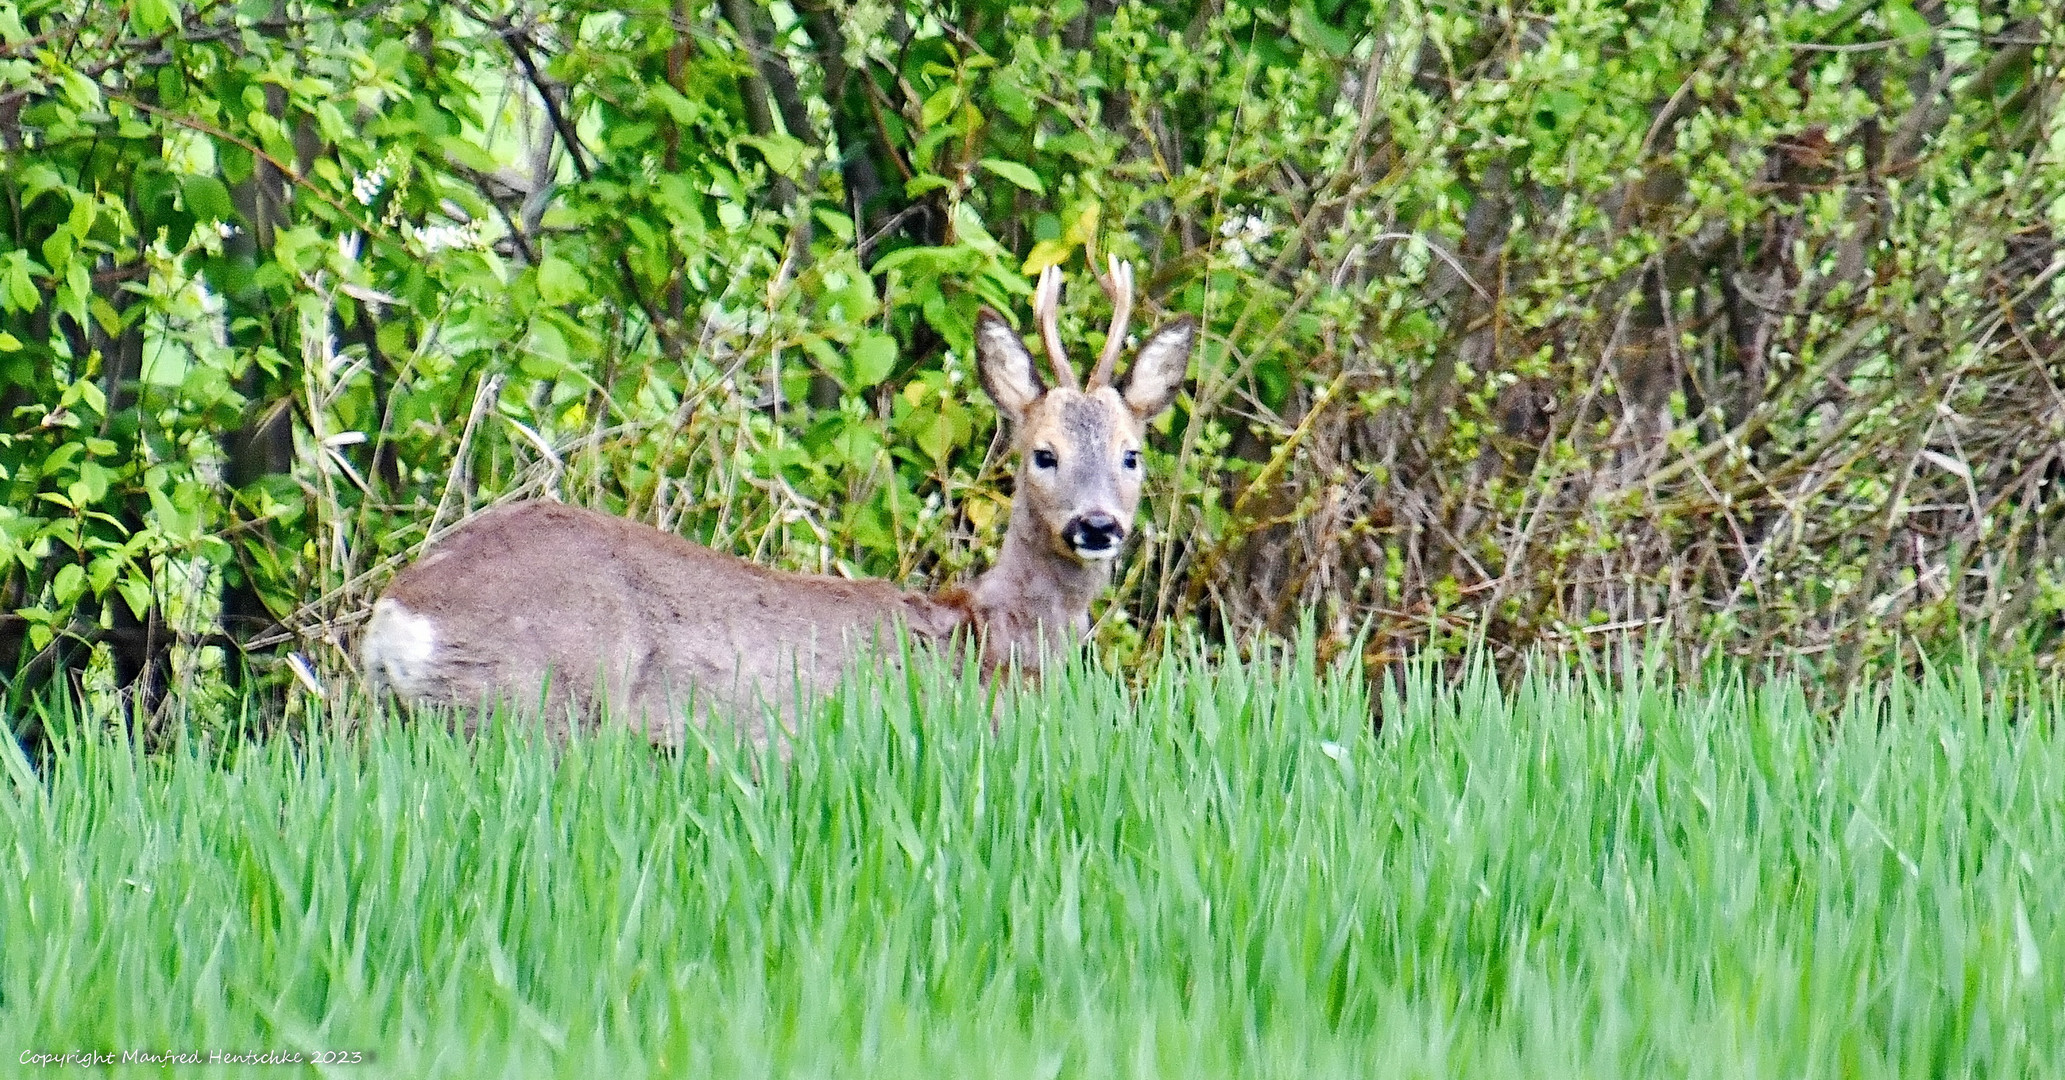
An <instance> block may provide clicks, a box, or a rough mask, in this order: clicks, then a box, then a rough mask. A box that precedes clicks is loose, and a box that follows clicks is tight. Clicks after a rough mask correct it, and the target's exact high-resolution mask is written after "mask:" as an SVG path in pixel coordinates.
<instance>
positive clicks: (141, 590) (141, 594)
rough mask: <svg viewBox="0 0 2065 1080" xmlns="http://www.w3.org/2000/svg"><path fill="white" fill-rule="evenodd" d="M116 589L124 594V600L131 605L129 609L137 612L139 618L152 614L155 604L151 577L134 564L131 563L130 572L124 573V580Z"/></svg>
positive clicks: (145, 617)
mask: <svg viewBox="0 0 2065 1080" xmlns="http://www.w3.org/2000/svg"><path fill="white" fill-rule="evenodd" d="M115 591H116V592H119V593H121V594H122V601H123V602H124V603H126V604H128V605H129V610H130V611H132V612H135V613H136V617H137V618H138V619H147V618H148V617H149V616H150V610H151V608H152V607H153V606H154V598H153V597H152V595H151V579H150V578H149V577H146V576H145V575H144V574H142V573H141V572H139V571H138V570H137V569H136V567H135V565H134V564H131V566H130V572H129V573H127V574H124V575H122V580H121V581H120V582H118V583H117V584H116V585H115Z"/></svg>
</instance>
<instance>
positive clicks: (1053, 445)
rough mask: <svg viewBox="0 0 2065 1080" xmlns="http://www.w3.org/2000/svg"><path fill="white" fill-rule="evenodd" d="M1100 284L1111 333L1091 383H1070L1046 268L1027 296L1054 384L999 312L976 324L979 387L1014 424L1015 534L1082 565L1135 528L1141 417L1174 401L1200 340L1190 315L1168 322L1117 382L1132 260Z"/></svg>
mask: <svg viewBox="0 0 2065 1080" xmlns="http://www.w3.org/2000/svg"><path fill="white" fill-rule="evenodd" d="M1100 284H1102V285H1103V286H1104V290H1105V292H1106V294H1107V295H1109V296H1110V297H1111V301H1112V318H1111V330H1110V332H1109V333H1108V334H1107V335H1106V336H1105V341H1104V352H1103V354H1102V355H1100V356H1099V357H1098V358H1097V365H1096V367H1094V368H1093V369H1091V372H1090V378H1089V381H1088V382H1087V383H1083V382H1078V381H1077V380H1076V373H1075V369H1074V368H1073V367H1072V366H1071V365H1070V364H1069V361H1068V357H1067V355H1066V353H1064V352H1063V351H1062V348H1061V334H1060V330H1059V327H1058V324H1057V319H1058V308H1059V305H1060V301H1061V271H1060V270H1059V269H1057V268H1055V267H1051V266H1050V267H1048V268H1047V269H1046V271H1045V272H1043V273H1042V274H1041V275H1040V282H1039V287H1038V288H1037V289H1036V290H1035V291H1034V294H1033V317H1034V319H1035V321H1037V322H1038V323H1039V326H1040V339H1041V341H1042V342H1043V343H1044V344H1045V346H1046V351H1047V359H1048V361H1049V362H1050V363H1051V365H1052V371H1053V376H1054V385H1052V386H1048V385H1047V383H1046V382H1045V381H1043V380H1042V379H1041V378H1040V373H1039V369H1038V365H1037V364H1036V363H1034V361H1033V356H1032V353H1031V352H1030V351H1029V350H1027V349H1026V347H1025V343H1024V341H1022V340H1021V339H1020V338H1019V336H1018V331H1016V330H1014V329H1012V328H1011V324H1010V323H1008V322H1006V321H1004V317H1003V316H1002V315H999V314H997V313H996V312H995V311H992V310H990V309H988V308H984V309H983V310H982V313H981V314H980V315H978V316H977V317H976V320H975V351H976V356H977V361H978V368H979V369H980V371H981V373H982V386H983V389H984V390H985V391H987V392H988V393H989V397H990V400H991V401H993V402H995V403H996V405H997V409H998V410H999V411H1000V412H1002V413H1003V415H1004V417H1005V419H1006V420H1007V421H1008V422H1009V423H1010V425H1011V430H1012V444H1013V445H1014V446H1015V447H1016V449H1017V450H1018V453H1019V468H1018V482H1017V490H1016V493H1015V494H1014V496H1013V498H1012V504H1013V505H1012V515H1011V516H1012V524H1011V528H1012V531H1013V532H1014V533H1019V532H1020V531H1021V530H1028V531H1029V532H1030V534H1031V535H1030V538H1031V539H1033V540H1036V541H1037V542H1039V543H1040V544H1042V545H1043V546H1044V548H1045V550H1046V551H1047V552H1049V553H1051V554H1052V555H1053V556H1056V557H1059V558H1061V559H1064V560H1070V561H1073V562H1075V563H1078V564H1085V565H1088V564H1102V565H1108V560H1110V559H1112V558H1114V557H1116V556H1117V555H1118V553H1119V547H1120V545H1121V544H1122V543H1123V542H1124V541H1125V539H1126V535H1127V533H1128V532H1130V531H1131V529H1132V527H1133V516H1134V514H1135V512H1136V511H1137V510H1138V509H1139V506H1140V482H1141V479H1142V477H1143V469H1142V462H1141V454H1140V448H1141V441H1142V439H1143V438H1144V437H1145V435H1146V433H1147V422H1148V421H1149V420H1152V419H1154V417H1155V416H1157V415H1159V414H1160V413H1161V412H1162V410H1164V409H1167V408H1168V407H1169V404H1170V403H1171V402H1173V401H1175V399H1176V390H1177V388H1178V387H1180V386H1181V385H1182V383H1183V375H1184V372H1185V370H1186V369H1187V368H1188V367H1189V364H1190V350H1191V347H1192V345H1193V344H1194V343H1195V342H1196V339H1197V323H1196V322H1195V321H1194V320H1193V319H1191V317H1190V316H1188V315H1185V316H1181V317H1179V318H1176V319H1174V320H1171V321H1170V322H1168V323H1166V324H1164V325H1163V326H1161V327H1160V328H1159V329H1157V330H1155V332H1154V333H1152V334H1150V335H1148V337H1147V340H1146V341H1145V342H1143V343H1142V344H1141V346H1140V349H1139V352H1138V354H1137V355H1136V356H1135V357H1134V360H1133V365H1132V367H1131V368H1130V369H1128V370H1127V372H1126V373H1125V374H1124V375H1123V376H1120V377H1119V378H1118V379H1116V380H1114V379H1113V378H1112V372H1113V370H1114V369H1115V367H1116V365H1117V362H1118V357H1119V352H1120V351H1121V350H1122V349H1123V348H1124V346H1125V340H1126V323H1127V321H1128V319H1129V318H1130V316H1131V314H1132V308H1133V267H1132V264H1130V263H1124V262H1120V261H1119V260H1118V259H1117V258H1113V259H1112V260H1111V262H1110V275H1109V276H1108V277H1104V278H1100Z"/></svg>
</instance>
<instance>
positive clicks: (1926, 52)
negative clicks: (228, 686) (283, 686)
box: [0, 0, 2065, 692]
mask: <svg viewBox="0 0 2065 1080" xmlns="http://www.w3.org/2000/svg"><path fill="white" fill-rule="evenodd" d="M1823 8H1824V5H1819V4H1816V5H1795V4H1769V5H1763V6H1758V5H1740V4H1698V3H1685V4H1675V5H1656V4H1645V5H1622V4H1609V3H1604V2H1599V0H1571V2H1567V3H1560V4H1553V5H1544V6H1541V7H1539V8H1529V9H1526V10H1519V11H1514V10H1510V9H1508V8H1505V7H1499V6H1491V7H1479V6H1474V5H1464V6H1421V5H1418V4H1410V3H1400V4H1363V3H1352V2H1341V0H1304V2H1302V3H1299V4H1296V5H1291V6H1289V7H1288V8H1286V7H1285V6H1283V5H1273V6H1272V5H1249V4H1239V3H1212V4H1154V5H1148V4H1141V3H1123V4H1113V3H1108V2H1106V0H1093V2H1092V3H1090V4H1088V5H1087V6H1085V5H1083V4H1077V3H1064V4H1062V5H1059V6H1022V5H1009V4H963V5H953V6H947V5H934V4H927V3H916V2H911V3H903V4H887V3H882V2H876V0H862V2H854V3H833V2H830V0H816V2H801V0H799V2H796V3H793V4H784V5H774V6H762V5H756V4H752V3H747V2H744V0H726V2H725V3H722V4H717V5H699V4H690V3H687V2H686V0H682V2H679V3H675V4H655V3H645V4H631V5H614V6H611V7H610V8H608V9H607V10H604V9H602V8H599V7H588V6H583V5H573V4H546V3H524V4H520V5H517V6H515V7H512V8H508V9H506V10H505V9H498V8H491V7H488V6H485V5H475V4H460V5H446V4H432V3H428V2H402V3H395V4H385V5H375V6H372V7H369V8H365V9H359V8H355V7H351V6H347V5H336V4H326V3H303V4H296V5H288V4H285V3H278V4H275V5H273V6H271V7H268V6H267V5H264V4H248V3H247V4H236V5H232V4H227V3H201V4H197V5H195V6H193V7H191V8H181V7H178V6H176V5H174V4H171V3H169V2H167V0H139V2H137V3H132V4H128V5H103V4H95V3H87V2H84V0H32V2H29V3H26V4H22V5H19V6H18V7H17V8H16V9H13V10H14V14H12V15H0V194H4V196H5V199H6V202H7V207H8V210H9V213H8V215H7V216H6V218H5V220H4V222H0V376H4V378H0V416H5V417H6V420H5V422H4V425H5V426H4V427H0V487H4V489H5V491H6V498H5V500H4V505H0V566H4V569H0V610H5V611H6V612H8V613H9V614H7V615H5V616H0V618H4V620H5V621H0V666H4V667H5V668H7V669H9V670H15V669H20V668H23V667H24V666H26V669H27V670H28V672H29V677H30V680H31V681H34V682H42V681H47V680H48V679H50V678H54V677H58V676H59V675H60V673H65V672H71V673H78V672H81V671H84V670H86V669H87V668H88V667H89V665H90V664H91V657H92V656H93V655H94V651H95V650H96V649H100V650H102V651H103V652H104V653H105V655H106V656H107V657H108V658H109V660H110V662H111V664H112V667H111V668H110V673H111V675H112V677H113V678H114V679H115V680H116V681H118V682H119V683H122V684H125V685H128V684H134V685H137V686H140V687H142V688H143V689H144V690H145V691H146V692H155V691H156V689H158V688H162V686H163V685H165V683H166V681H167V680H168V679H170V678H174V677H177V678H178V679H179V681H180V682H181V683H182V684H183V685H187V686H190V687H193V688H195V689H200V688H205V687H207V686H213V685H218V682H219V681H218V680H216V679H215V678H214V677H213V676H212V674H211V673H212V672H216V671H222V672H234V671H235V670H236V669H237V668H238V667H239V665H237V664H234V663H230V664H224V663H223V659H222V658H223V656H224V653H225V651H226V650H227V651H228V652H230V653H235V652H237V651H238V650H253V651H254V655H265V654H266V653H267V651H268V650H272V649H276V648H282V647H291V648H294V649H298V650H300V651H302V652H304V653H306V654H307V655H309V656H311V657H313V658H314V659H315V660H316V661H317V663H316V667H317V668H318V669H323V668H330V667H334V666H336V664H337V663H339V662H340V659H341V657H342V653H340V652H338V651H337V647H338V646H341V645H343V644H345V643H347V642H348V641H349V639H350V636H351V633H352V626H353V623H354V620H355V619H356V618H357V617H358V614H359V613H360V612H361V611H362V610H363V609H364V607H365V605H366V603H367V601H368V600H369V599H370V598H371V596H372V595H373V593H374V592H375V591H377V589H378V587H379V585H380V584H381V583H382V581H384V579H385V576H386V574H387V573H388V572H389V571H391V569H392V568H393V567H395V566H396V565H398V564H399V563H400V562H401V561H403V560H405V559H407V558H409V557H410V556H412V555H413V554H414V553H415V552H416V551H418V550H420V548H421V546H422V545H423V543H424V542H425V541H426V539H427V538H428V537H430V536H432V535H434V534H435V533H436V531H437V530H439V529H440V528H443V527H447V526H449V525H451V524H452V523H454V522H455V521H457V520H460V519H461V518H463V516H464V515H465V514H466V513H467V512H468V511H469V510H471V509H473V508H475V507H478V506H481V505H483V504H486V503H489V502H493V501H497V500H502V499H508V498H514V497H521V496H526V495H537V494H545V493H550V494H553V495H556V496H557V497H560V498H564V499H568V500H570V501H577V502H582V503H588V504H594V505H600V506H605V507H608V508H610V509H612V510H615V511H617V512H621V513H625V514H628V515H631V516H634V517H638V518H642V519H645V520H650V521H654V522H656V523H658V524H660V525H662V526H664V527H668V528H674V529H679V530H682V531H684V532H686V533H688V534H689V535H691V536H694V537H696V538H697V539H700V540H703V541H705V542H708V543H711V544H713V545H715V546H718V547H721V548H726V549H729V550H734V551H738V552H740V553H742V554H746V555H749V556H751V557H754V558H758V559H762V560H765V561H770V562H775V563H779V564H782V565H785V566H792V567H807V568H811V569H827V570H834V571H838V572H851V573H856V574H876V575H884V576H888V577H891V578H894V579H897V580H899V581H902V582H905V583H907V584H910V585H913V586H920V585H930V584H938V583H943V582H945V581H948V580H950V579H952V578H955V577H957V576H960V575H963V574H965V573H966V572H967V571H968V570H969V569H970V568H971V567H974V566H976V565H978V564H980V563H982V562H983V561H984V560H985V558H986V556H987V553H988V551H989V550H990V549H991V548H992V547H993V546H994V544H995V542H996V540H997V538H998V537H999V535H1000V534H1001V530H1002V528H1003V523H1004V520H1005V516H1006V515H1005V514H1004V513H1003V512H1002V507H1003V506H1004V505H1005V500H1006V499H1007V498H1008V487H1009V480H1008V477H1007V475H1006V474H1005V472H1004V469H1003V465H1004V462H1003V461H1002V460H1001V454H1000V450H1001V447H1002V444H1001V443H1000V442H999V441H997V440H995V439H994V438H992V434H991V433H992V432H993V431H994V430H995V424H994V419H993V415H992V412H991V410H990V408H989V405H988V403H987V401H986V400H984V399H983V398H982V397H981V395H980V394H979V393H976V392H975V391H974V389H973V380H972V379H970V378H969V377H968V375H969V366H970V365H969V348H968V335H969V330H970V326H971V322H972V317H973V314H974V312H975V311H976V309H977V308H978V307H979V306H980V305H981V304H984V303H988V304H992V305H996V306H998V307H1001V308H1006V309H1010V310H1015V311H1020V312H1022V311H1023V309H1024V306H1025V304H1024V298H1025V297H1026V296H1027V295H1028V293H1029V288H1028V281H1029V278H1030V277H1032V276H1034V275H1036V274H1037V272H1038V270H1039V269H1040V268H1041V267H1043V266H1045V265H1049V264H1059V265H1062V266H1064V267H1065V268H1067V269H1068V270H1069V271H1070V273H1071V279H1072V281H1073V282H1074V284H1075V287H1074V289H1073V291H1072V293H1071V294H1070V296H1069V297H1068V298H1067V300H1066V302H1065V311H1064V317H1063V326H1064V334H1065V336H1066V337H1067V338H1068V339H1069V340H1070V341H1072V342H1076V343H1078V345H1079V347H1080V348H1082V349H1084V350H1087V349H1088V348H1089V347H1092V346H1095V345H1097V344H1098V343H1099V342H1098V332H1097V330H1096V329H1095V328H1096V327H1097V326H1100V325H1101V322H1102V318H1103V313H1102V307H1101V301H1100V300H1099V299H1098V298H1097V297H1096V290H1094V289H1091V288H1087V287H1086V286H1087V285H1088V275H1087V273H1086V272H1085V270H1084V267H1085V264H1086V262H1087V263H1089V264H1092V265H1094V264H1097V263H1100V262H1101V260H1102V258H1103V256H1104V255H1105V254H1106V253H1112V254H1117V255H1120V256H1123V257H1128V258H1131V259H1133V260H1134V261H1135V262H1136V263H1137V264H1139V266H1140V267H1141V270H1142V275H1141V277H1142V283H1143V291H1144V293H1145V294H1146V295H1145V297H1144V300H1143V305H1144V307H1145V309H1146V310H1145V313H1144V314H1143V315H1142V318H1143V319H1152V318H1156V317H1159V316H1161V315H1163V314H1167V313H1174V312H1195V313H1198V314H1200V315H1201V317H1202V318H1203V320H1204V322H1205V326H1206V329H1207V333H1206V339H1205V342H1204V344H1203V347H1202V348H1201V349H1200V353H1199V357H1198V359H1197V361H1196V363H1195V366H1194V369H1193V380H1194V381H1193V385H1192V389H1191V393H1190V394H1189V395H1188V396H1187V397H1186V398H1185V399H1184V400H1183V401H1182V403H1181V404H1180V405H1179V409H1178V412H1177V414H1176V415H1175V417H1174V418H1173V419H1172V420H1171V421H1169V422H1167V426H1166V428H1165V429H1164V430H1163V431H1162V432H1161V433H1160V434H1159V435H1158V436H1157V442H1156V447H1155V453H1154V455H1153V456H1152V459H1151V463H1152V472H1153V474H1154V476H1155V477H1156V482H1155V488H1154V490H1153V492H1152V493H1151V498H1150V506H1149V508H1148V510H1147V512H1146V513H1145V514H1144V519H1145V520H1146V521H1147V522H1148V527H1147V528H1145V529H1144V530H1143V532H1144V534H1145V540H1144V543H1143V545H1142V549H1141V550H1140V551H1138V552H1136V553H1135V554H1134V555H1132V556H1131V558H1130V560H1129V561H1128V562H1127V563H1126V571H1125V574H1124V576H1123V580H1122V583H1121V587H1120V588H1119V589H1118V590H1116V592H1115V594H1114V595H1113V597H1112V598H1111V600H1110V602H1109V604H1108V606H1107V607H1106V608H1105V609H1104V610H1103V611H1102V614H1101V617H1100V622H1099V627H1100V635H1101V637H1102V639H1103V640H1104V642H1105V644H1106V645H1107V647H1108V648H1109V649H1111V650H1112V651H1113V655H1115V656H1117V657H1119V658H1120V659H1121V660H1126V659H1130V658H1133V657H1135V656H1138V655H1140V654H1142V653H1143V652H1153V651H1154V650H1156V649H1157V648H1159V642H1160V641H1161V640H1162V637H1161V633H1160V632H1161V630H1162V629H1163V628H1166V627H1170V626H1175V625H1180V624H1186V623H1200V624H1203V625H1204V626H1205V627H1206V628H1207V629H1208V630H1210V631H1212V632H1214V633H1216V634H1218V635H1221V636H1222V637H1223V638H1225V639H1228V640H1233V641H1245V640H1247V639H1248V637H1249V636H1250V635H1252V634H1255V633H1259V632H1271V631H1273V632H1281V631H1284V630H1286V629H1287V628H1289V627H1291V626H1293V625H1295V624H1296V622H1297V621H1298V620H1299V618H1301V617H1302V616H1303V613H1306V612H1313V613H1314V614H1315V617H1316V618H1317V619H1318V620H1319V623H1320V625H1321V627H1322V628H1323V629H1324V630H1326V631H1327V632H1328V634H1329V640H1330V641H1331V642H1332V643H1333V644H1334V645H1335V646H1338V645H1340V644H1344V643H1346V642H1348V641H1351V640H1367V641H1369V642H1372V643H1374V644H1373V646H1372V649H1371V657H1370V658H1371V659H1372V660H1376V661H1382V660H1385V659H1387V658H1389V657H1391V656H1393V655H1396V654H1399V653H1402V652H1405V651H1407V650H1409V649H1413V648H1418V647H1423V646H1427V645H1432V646H1434V647H1437V648H1441V649H1450V648H1453V647H1456V646H1458V645H1460V644H1461V643H1464V642H1466V641H1469V640H1471V639H1475V638H1483V639H1485V640H1487V641H1489V642H1491V643H1492V644H1493V645H1494V646H1495V647H1498V648H1500V649H1504V650H1508V651H1509V652H1511V651H1515V650H1522V649H1527V648H1549V649H1556V648H1563V647H1567V646H1570V645H1573V644H1577V643H1583V642H1589V641H1596V640H1600V639H1601V638H1602V637H1607V636H1612V635H1616V634H1623V633H1630V632H1635V633H1639V634H1642V635H1648V634H1653V633H1658V632H1662V633H1666V634H1669V635H1671V636H1672V637H1673V638H1674V640H1675V641H1677V642H1678V643H1679V644H1678V647H1679V650H1680V653H1681V659H1682V660H1685V661H1688V662H1690V661H1696V660H1698V659H1701V658H1704V657H1708V656H1711V655H1714V654H1717V653H1723V652H1726V653H1736V654H1749V655H1768V654H1772V653H1776V652H1784V653H1786V654H1788V655H1793V656H1808V657H1814V658H1817V661H1818V662H1822V663H1825V664H1827V665H1828V666H1829V668H1830V670H1831V671H1832V672H1833V673H1835V674H1838V675H1850V674H1854V673H1855V671H1856V670H1857V668H1858V667H1859V665H1861V664H1862V663H1863V662H1864V660H1865V659H1866V658H1867V657H1870V656H1873V655H1879V654H1882V653H1884V652H1885V651H1886V650H1888V649H1896V650H1899V652H1900V655H1904V656H1907V657H1910V658H1912V657H1915V656H1918V655H1923V654H1927V653H1929V652H1933V651H1937V650H1940V649H1942V648H1945V647H1946V646H1948V645H1950V644H1952V643H1955V642H1957V641H1959V640H1960V639H1965V640H1974V641H1979V642H1982V643H1983V644H1984V645H1985V646H1986V647H1988V648H1990V649H1991V650H1994V651H1996V652H2001V653H2015V654H2023V655H2027V656H2033V657H2035V658H2036V659H2038V660H2039V661H2041V662H2045V663H2048V662H2053V661H2055V659H2056V657H2057V656H2058V653H2059V650H2060V629H2061V625H2060V618H2061V611H2065V558H2061V551H2065V547H2061V545H2065V513H2061V509H2060V503H2059V497H2058V495H2057V493H2056V490H2057V485H2056V483H2055V481H2056V480H2057V479H2058V478H2059V477H2060V476H2061V469H2065V464H2061V456H2060V455H2061V448H2065V395H2061V392H2060V388H2059V387H2060V382H2061V370H2060V356H2059V350H2060V335H2059V329H2060V323H2061V318H2065V285H2061V281H2060V275H2059V269H2060V267H2061V265H2065V262H2061V258H2060V253H2059V247H2058V242H2057V233H2058V231H2059V230H2060V229H2061V228H2065V154H2061V151H2060V148H2059V142H2058V140H2059V139H2060V138H2061V135H2060V128H2059V125H2058V120H2057V109H2058V104H2059V94H2060V87H2061V86H2065V79H2061V78H2060V74H2061V73H2060V70H2059V67H2060V54H2059V48H2058V47H2059V45H2060V43H2061V40H2060V34H2059V31H2060V25H2061V24H2060V18H2059V16H2058V14H2057V12H2056V11H2054V10H2053V9H2052V7H2051V6H2050V5H2046V4H2043V3H2040V2H2036V0H2020V2H2015V3H2011V4H2008V5H1981V4H1977V3H1970V2H1941V3H1931V2H1924V3H1908V2H1906V0H1901V2H1897V3H1891V4H1862V3H1853V4H1844V5H1831V6H1829V10H1823ZM1365 627H1367V628H1369V629H1370V630H1371V635H1370V636H1369V637H1368V638H1367V639H1357V638H1356V637H1355V634H1356V632H1357V631H1358V630H1360V629H1363V628H1365Z"/></svg>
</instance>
